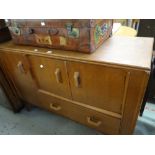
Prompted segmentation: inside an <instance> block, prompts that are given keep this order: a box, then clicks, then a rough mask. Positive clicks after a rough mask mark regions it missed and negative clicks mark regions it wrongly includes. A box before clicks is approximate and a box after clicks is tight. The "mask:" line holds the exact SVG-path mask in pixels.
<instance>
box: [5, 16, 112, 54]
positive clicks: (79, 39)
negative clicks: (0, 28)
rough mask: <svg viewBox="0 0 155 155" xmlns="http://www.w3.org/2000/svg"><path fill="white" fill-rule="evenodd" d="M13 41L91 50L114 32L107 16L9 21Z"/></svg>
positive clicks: (83, 50)
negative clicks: (98, 17) (105, 17)
mask: <svg viewBox="0 0 155 155" xmlns="http://www.w3.org/2000/svg"><path fill="white" fill-rule="evenodd" d="M8 25H9V29H10V31H11V34H12V38H13V41H14V43H16V44H25V45H34V46H41V47H49V48H56V49H64V50H73V51H81V52H85V53H90V52H93V51H95V49H96V48H98V47H99V46H100V45H101V44H102V43H103V42H104V41H105V40H106V39H107V38H108V37H109V36H110V35H111V32H112V20H107V19H51V20H50V19H45V20H41V19H40V20H39V19H35V20H31V19H27V20H25V19H23V20H9V22H8Z"/></svg>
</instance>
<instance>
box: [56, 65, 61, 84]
mask: <svg viewBox="0 0 155 155" xmlns="http://www.w3.org/2000/svg"><path fill="white" fill-rule="evenodd" d="M55 77H56V81H57V83H62V77H61V71H60V68H57V69H56V70H55Z"/></svg>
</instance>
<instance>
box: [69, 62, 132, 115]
mask: <svg viewBox="0 0 155 155" xmlns="http://www.w3.org/2000/svg"><path fill="white" fill-rule="evenodd" d="M67 69H68V73H69V79H70V86H71V90H72V96H73V100H75V101H78V102H81V103H84V104H88V105H91V106H94V107H98V108H101V109H105V110H108V111H112V112H116V113H119V114H121V112H122V107H123V104H124V101H125V94H126V89H127V84H128V80H129V78H128V73H127V72H126V71H125V70H123V69H117V68H111V67H105V66H101V65H94V64H86V63H79V62H68V63H67Z"/></svg>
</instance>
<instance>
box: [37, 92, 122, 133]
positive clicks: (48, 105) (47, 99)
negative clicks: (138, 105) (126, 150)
mask: <svg viewBox="0 0 155 155" xmlns="http://www.w3.org/2000/svg"><path fill="white" fill-rule="evenodd" d="M39 100H40V103H39V106H40V107H42V108H44V109H46V110H49V111H51V112H54V113H57V114H61V115H63V116H66V117H69V118H70V119H72V120H74V121H77V122H80V123H82V124H85V125H87V126H89V127H92V128H95V129H97V130H99V131H101V132H103V133H106V134H119V128H120V119H118V118H114V117H111V116H108V115H105V114H103V113H101V112H97V111H95V110H91V109H88V108H85V107H82V106H80V105H77V104H74V103H71V102H68V101H64V100H61V99H58V98H57V97H53V96H50V95H47V94H43V93H40V95H39Z"/></svg>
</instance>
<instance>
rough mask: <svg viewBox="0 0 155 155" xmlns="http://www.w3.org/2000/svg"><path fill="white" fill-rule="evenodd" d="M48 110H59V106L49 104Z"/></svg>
mask: <svg viewBox="0 0 155 155" xmlns="http://www.w3.org/2000/svg"><path fill="white" fill-rule="evenodd" d="M50 108H51V109H53V110H55V111H59V110H61V106H57V105H54V104H53V103H51V104H50Z"/></svg>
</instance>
